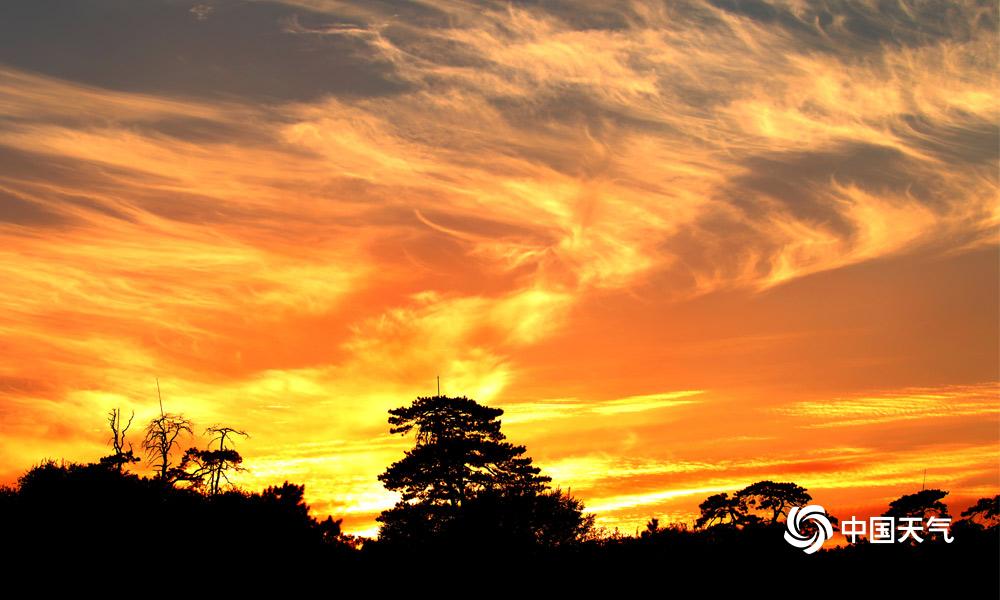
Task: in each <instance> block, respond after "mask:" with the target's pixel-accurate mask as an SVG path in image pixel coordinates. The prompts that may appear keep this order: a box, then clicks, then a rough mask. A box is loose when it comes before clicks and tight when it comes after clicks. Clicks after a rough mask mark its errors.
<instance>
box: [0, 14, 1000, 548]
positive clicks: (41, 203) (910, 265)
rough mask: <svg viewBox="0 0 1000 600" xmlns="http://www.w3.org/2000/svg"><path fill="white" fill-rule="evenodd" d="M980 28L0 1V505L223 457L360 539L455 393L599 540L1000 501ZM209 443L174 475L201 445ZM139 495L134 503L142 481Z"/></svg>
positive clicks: (985, 80) (991, 129)
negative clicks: (184, 420)
mask: <svg viewBox="0 0 1000 600" xmlns="http://www.w3.org/2000/svg"><path fill="white" fill-rule="evenodd" d="M997 22H998V10H997V3H996V2H995V1H993V0H989V1H980V2H966V3H952V2H933V1H929V2H925V1H904V0H900V1H899V2H880V3H875V2H847V1H844V2H841V1H835V0H827V1H825V2H815V3H813V2H804V1H797V0H790V1H787V2H780V1H774V2H765V1H763V0H753V1H746V2H742V1H739V0H707V1H704V2H686V1H685V2H622V3H611V2H605V1H602V0H573V1H572V2H571V1H569V0H565V1H542V0H539V1H533V2H496V3H493V2H480V3H467V2H461V1H457V0H423V1H416V2H402V1H399V2H389V1H383V2H377V1H370V0H358V1H356V2H349V1H337V0H300V1H289V2H283V3H282V2H256V1H236V0H220V1H208V0H202V1H200V2H198V1H194V2H192V1H174V0H170V1H166V0H155V1H153V0H150V1H143V2H135V1H130V0H101V1H97V0H92V1H71V0H66V1H54V0H44V1H42V0H6V1H4V2H3V3H0V483H12V482H14V481H15V480H16V479H17V477H18V476H19V474H20V473H22V472H23V471H24V470H25V469H27V468H29V467H30V466H32V465H33V464H37V463H38V462H39V461H41V460H42V459H45V458H52V459H66V460H73V461H90V460H96V458H98V457H99V456H102V455H104V454H107V453H108V449H107V441H108V437H109V433H108V431H107V428H106V424H105V415H106V413H107V412H108V411H109V410H110V409H112V408H119V407H120V408H122V409H123V410H124V412H125V413H126V415H127V414H128V413H129V412H130V411H132V410H134V411H135V415H136V425H134V426H133V430H132V432H130V433H131V435H130V439H131V440H132V441H133V443H134V444H135V445H136V447H138V442H139V440H140V439H141V434H140V433H139V431H138V430H139V429H140V428H141V426H142V425H144V424H145V423H146V422H147V421H148V420H149V418H150V417H152V416H153V415H155V414H156V413H157V412H158V410H159V409H158V405H157V396H156V379H157V378H159V383H160V387H161V390H162V395H163V401H164V404H165V407H166V409H167V410H168V411H171V412H178V413H184V414H185V415H186V416H188V417H189V418H191V419H192V420H193V421H194V422H195V424H196V426H197V429H198V431H199V432H200V431H203V430H204V428H205V427H208V426H210V425H214V424H220V423H221V424H225V425H231V426H234V427H238V428H242V429H246V430H247V431H248V432H249V433H250V436H251V437H250V439H248V440H246V441H244V442H242V443H240V444H238V446H237V447H238V449H239V450H240V451H241V452H242V453H243V455H244V456H245V459H246V466H247V467H248V469H249V470H248V471H247V472H246V473H243V474H241V476H240V477H239V482H240V483H241V484H242V485H244V486H246V487H248V488H250V489H260V487H262V486H264V485H269V484H274V483H281V482H282V481H284V480H286V479H287V480H290V481H293V482H297V483H303V484H305V485H306V496H307V499H308V501H309V502H310V503H311V504H312V506H313V508H314V510H315V512H316V513H317V514H318V515H327V514H332V515H334V516H335V517H338V518H339V517H343V518H344V524H345V528H346V529H347V530H348V531H352V532H359V533H365V534H373V533H374V531H375V530H374V526H375V522H374V517H375V516H376V515H377V514H378V513H379V511H381V510H383V509H385V508H388V507H390V506H391V505H392V504H393V503H394V502H395V500H396V496H395V495H393V494H390V493H389V492H386V491H385V490H384V489H383V488H382V486H381V484H380V483H379V481H378V480H377V479H376V477H377V475H378V474H379V473H380V472H382V470H384V468H385V466H386V465H388V464H390V463H391V462H393V461H395V460H398V459H399V458H401V456H402V452H403V450H404V449H405V448H407V447H409V446H410V445H411V444H412V439H408V438H399V437H392V436H390V435H389V433H388V425H387V423H386V417H387V413H386V411H387V410H388V409H390V408H394V407H397V406H402V405H404V404H407V403H409V402H410V401H412V400H413V399H414V398H415V397H416V396H418V395H433V394H434V393H435V377H436V376H438V375H440V377H441V392H442V393H443V394H446V395H467V396H469V397H472V398H475V399H476V400H478V401H480V402H484V403H486V404H489V405H491V406H497V407H500V408H502V409H504V411H505V414H504V416H503V428H504V431H505V432H506V434H507V435H508V437H509V438H510V439H511V441H513V442H515V443H519V444H525V445H526V446H527V448H528V454H529V455H530V456H531V457H532V458H533V459H534V460H535V463H536V464H537V465H538V466H540V467H541V468H542V470H543V472H544V473H545V474H547V475H550V476H551V477H552V478H553V483H554V484H555V485H558V486H561V487H562V488H563V489H567V488H571V490H572V493H573V495H575V496H577V497H579V498H580V499H582V500H583V501H584V503H585V504H586V506H587V509H588V511H592V512H596V513H597V515H598V524H599V525H602V526H604V527H607V528H611V529H613V528H615V527H619V528H621V529H622V530H624V531H626V532H628V533H633V532H634V530H635V528H636V527H641V526H642V525H643V524H644V523H645V522H646V520H648V519H649V517H652V516H656V517H659V518H660V519H661V522H675V521H686V522H692V521H693V520H694V518H695V516H696V514H697V506H698V504H699V503H700V502H701V501H702V500H703V499H704V498H705V497H706V496H708V495H710V494H713V493H717V492H720V491H735V490H737V489H739V488H741V487H743V486H745V485H747V484H749V483H752V482H754V481H758V480H761V479H774V480H781V481H794V482H796V483H798V484H800V485H802V486H804V487H806V488H808V489H809V491H810V493H811V494H812V496H813V498H814V500H816V501H817V502H818V503H820V504H822V505H824V506H825V507H826V508H827V509H828V510H829V511H830V512H832V513H833V514H835V515H840V516H849V515H850V514H852V513H857V514H859V515H862V514H871V513H876V512H882V511H883V510H884V509H885V507H886V505H887V503H888V502H889V501H890V500H892V499H894V498H896V497H898V496H899V495H901V494H903V493H910V492H914V491H917V490H919V489H920V487H921V485H922V484H923V482H924V477H925V471H926V485H927V487H937V488H943V489H946V490H950V491H951V494H950V495H949V496H948V498H946V502H948V503H949V505H950V506H951V507H952V512H953V513H955V514H957V512H958V511H960V510H961V509H962V508H964V507H965V506H967V505H968V504H970V503H971V502H972V501H973V500H974V499H975V498H977V497H980V496H986V495H994V494H996V493H998V492H1000V373H998V368H1000V366H998V365H1000V352H998V346H1000V333H998V332H1000V322H998V313H1000V311H998V306H1000V297H998V296H1000V293H998V290H1000V250H998V248H1000V235H998V233H1000V229H998V227H1000V201H998V191H1000V190H998V188H1000V183H998V148H1000V134H998V123H1000V95H998V76H997V65H998V42H997V40H998V35H997V34H998V30H997ZM204 441H205V440H204V438H201V437H199V438H198V439H193V440H187V441H185V444H186V445H192V444H199V445H203V444H204ZM139 471H140V472H148V471H149V469H148V468H147V467H145V466H143V467H140V468H139Z"/></svg>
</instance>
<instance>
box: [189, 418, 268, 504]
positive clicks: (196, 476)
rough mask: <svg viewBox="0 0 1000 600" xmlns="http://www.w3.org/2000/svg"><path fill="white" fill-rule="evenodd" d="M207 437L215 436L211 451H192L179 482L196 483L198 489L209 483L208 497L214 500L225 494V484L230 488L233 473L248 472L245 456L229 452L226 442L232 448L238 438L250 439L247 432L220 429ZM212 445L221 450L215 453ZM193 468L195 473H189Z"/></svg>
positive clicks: (209, 433) (233, 451)
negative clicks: (234, 438) (235, 437)
mask: <svg viewBox="0 0 1000 600" xmlns="http://www.w3.org/2000/svg"><path fill="white" fill-rule="evenodd" d="M205 435H208V436H212V437H211V439H210V440H209V442H208V448H206V449H205V450H199V449H198V448H189V449H188V450H187V452H185V453H184V458H183V459H182V460H181V464H180V466H179V467H178V471H180V474H178V475H177V478H178V479H182V480H184V481H188V482H190V483H192V484H193V485H194V486H195V487H196V488H197V487H202V486H203V485H205V484H206V481H207V485H208V493H209V494H211V495H213V496H214V495H216V494H218V493H219V492H220V491H221V489H222V482H223V480H225V482H226V483H227V484H230V483H231V482H230V481H229V472H230V471H243V470H244V468H243V466H242V465H243V456H242V455H240V453H239V452H237V451H236V449H235V448H232V447H229V448H227V447H226V442H227V441H228V442H230V446H231V445H232V437H233V436H234V435H239V436H243V437H245V438H246V437H250V436H249V435H247V433H246V432H245V431H240V430H239V429H233V428H232V427H222V426H219V425H216V426H213V427H209V428H208V429H206V430H205ZM212 444H218V447H217V448H215V449H213V448H212ZM192 467H193V470H191V471H189V469H191V468H192Z"/></svg>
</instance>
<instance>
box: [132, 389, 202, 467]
mask: <svg viewBox="0 0 1000 600" xmlns="http://www.w3.org/2000/svg"><path fill="white" fill-rule="evenodd" d="M156 395H157V397H158V398H159V400H160V416H159V417H156V418H155V419H153V420H152V421H150V422H149V425H146V437H145V438H144V439H143V440H142V447H143V449H144V450H145V451H146V457H147V458H148V459H149V461H150V463H151V464H152V465H153V466H155V467H156V470H157V476H158V477H159V478H160V479H161V480H162V481H168V482H171V483H173V481H174V479H175V476H174V475H175V474H174V473H173V472H172V471H173V464H172V463H171V462H170V453H171V452H172V451H173V449H174V446H175V445H176V444H177V438H178V437H179V436H180V435H181V434H182V433H185V432H187V433H188V434H193V431H192V429H191V427H192V424H191V421H190V420H188V419H186V418H185V417H184V416H183V415H175V414H171V413H165V412H163V397H162V396H160V382H159V380H157V382H156Z"/></svg>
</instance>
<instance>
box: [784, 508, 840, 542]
mask: <svg viewBox="0 0 1000 600" xmlns="http://www.w3.org/2000/svg"><path fill="white" fill-rule="evenodd" d="M806 521H812V522H813V524H815V527H813V528H811V529H812V532H811V534H812V535H808V534H807V533H803V531H802V526H803V525H804V524H805V523H806ZM785 526H786V527H787V529H788V531H786V532H785V541H786V542H788V543H789V544H791V545H793V546H795V547H796V548H801V549H802V551H803V552H805V553H806V554H812V553H813V552H815V551H817V550H819V549H820V548H821V547H822V546H823V542H825V541H826V540H828V539H830V538H831V537H833V525H832V524H831V523H830V519H828V518H827V516H826V510H824V509H823V507H822V506H820V505H819V504H810V505H808V506H803V507H798V506H793V507H792V509H791V510H790V511H788V520H787V521H785Z"/></svg>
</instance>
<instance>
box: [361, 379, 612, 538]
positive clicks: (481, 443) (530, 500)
mask: <svg viewBox="0 0 1000 600" xmlns="http://www.w3.org/2000/svg"><path fill="white" fill-rule="evenodd" d="M501 415H503V410H501V409H499V408H493V407H489V406H484V405H482V404H479V403H478V402H476V401H475V400H471V399H469V398H466V397H464V396H463V397H460V398H449V397H446V396H432V397H420V398H417V399H416V400H415V401H414V402H413V403H412V404H411V405H410V406H403V407H400V408H396V409H392V410H390V411H389V425H390V429H389V431H390V433H392V434H400V435H407V434H409V433H415V436H414V438H415V440H414V442H415V443H414V446H413V448H412V449H410V450H407V451H406V452H405V455H404V457H403V458H402V459H401V460H399V461H397V462H395V463H393V464H392V465H390V466H389V468H387V469H386V471H385V472H384V473H382V474H381V475H380V476H379V480H380V481H382V482H383V484H384V485H385V487H386V488H387V489H389V490H392V491H398V492H400V494H401V500H400V502H399V503H398V504H396V506H395V507H393V508H392V509H390V510H387V511H385V512H383V513H382V514H381V515H380V516H379V518H378V520H379V522H380V523H381V527H380V531H379V533H380V539H382V540H386V541H389V542H393V541H398V542H402V541H405V542H407V543H424V542H429V541H436V542H442V541H450V542H454V543H464V542H468V541H469V540H470V539H471V538H472V537H475V538H476V539H477V542H479V543H496V542H497V540H500V539H502V540H503V542H504V543H507V544H536V545H542V546H549V547H551V546H558V545H560V544H565V543H567V542H569V541H572V540H576V539H579V538H580V537H582V536H584V535H586V533H587V532H588V531H589V530H590V528H591V527H592V525H593V517H592V516H585V515H584V514H583V505H582V504H581V503H580V502H579V501H578V500H576V499H574V498H572V497H571V496H570V495H569V494H565V493H563V492H562V491H561V490H553V489H551V488H550V487H549V482H550V481H551V480H550V478H549V477H547V476H544V475H541V474H540V473H541V471H540V469H539V468H538V467H536V466H534V465H533V464H532V460H531V458H530V457H528V456H526V455H525V451H526V449H525V447H524V446H517V445H514V444H511V443H510V442H507V441H506V437H505V436H504V434H503V433H502V432H501V431H500V423H501V422H500V416H501Z"/></svg>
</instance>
